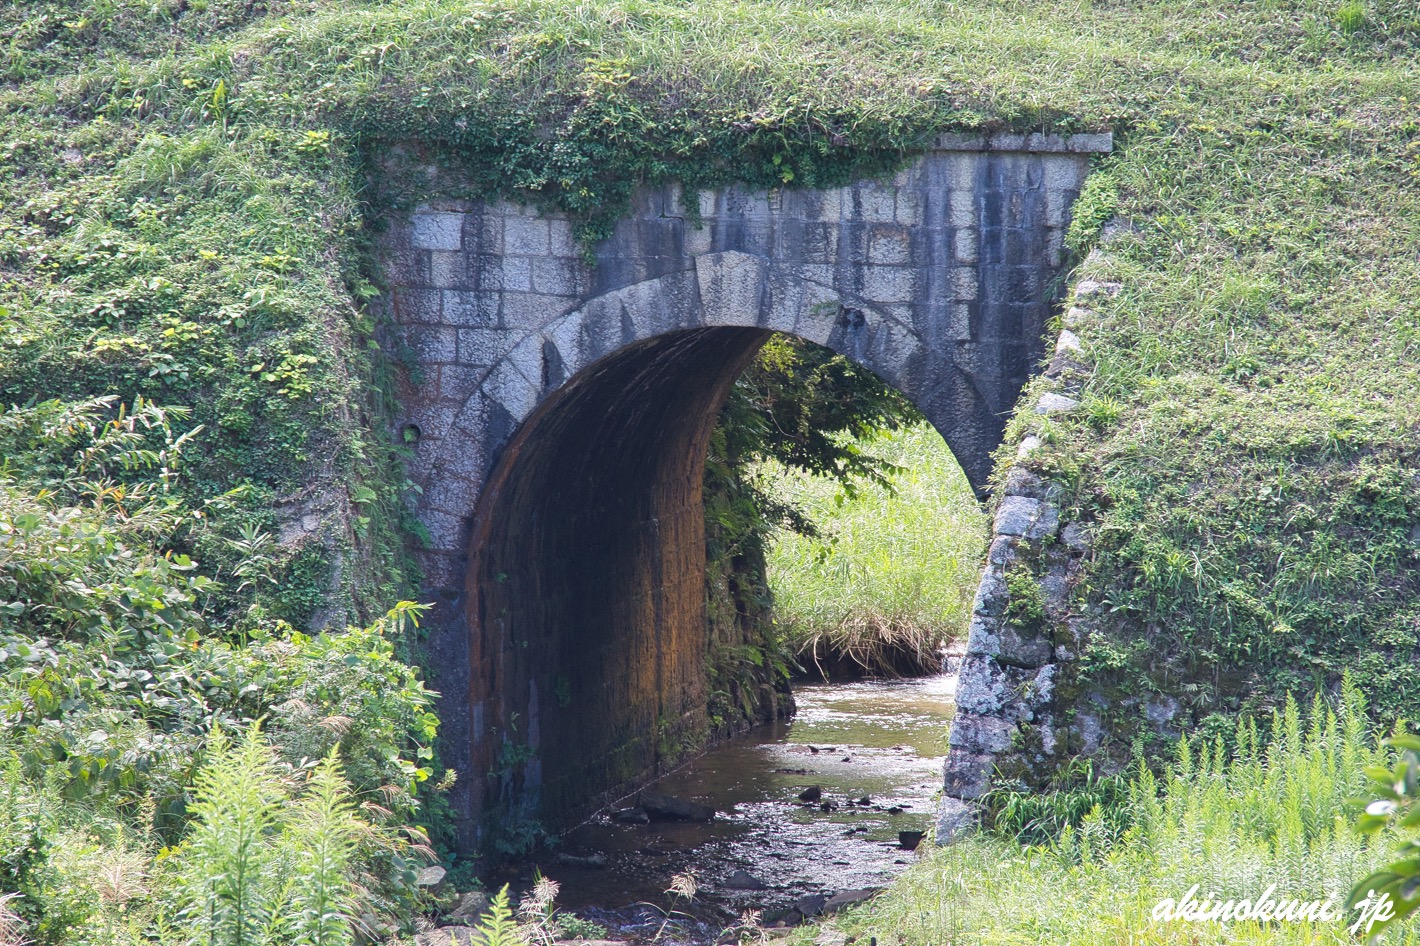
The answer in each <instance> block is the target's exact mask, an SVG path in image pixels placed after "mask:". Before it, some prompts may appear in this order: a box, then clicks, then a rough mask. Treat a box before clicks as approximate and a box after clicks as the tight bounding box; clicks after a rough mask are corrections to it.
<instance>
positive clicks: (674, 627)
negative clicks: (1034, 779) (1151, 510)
mask: <svg viewBox="0 0 1420 946" xmlns="http://www.w3.org/2000/svg"><path fill="white" fill-rule="evenodd" d="M1109 148H1110V139H1109V136H1108V135H1076V136H1072V137H1060V136H1043V135H1000V136H995V137H991V138H968V137H944V138H942V139H940V140H939V141H938V142H937V147H936V148H935V149H934V150H932V151H930V152H929V153H927V154H925V155H924V156H923V157H922V158H921V159H919V160H917V161H916V162H915V163H912V164H911V165H910V166H908V167H906V168H905V169H903V170H902V171H901V172H899V173H898V174H897V175H896V176H894V177H892V178H891V179H887V180H868V181H860V182H855V183H853V184H851V185H849V186H846V187H842V188H837V189H833V190H818V191H815V190H782V191H775V192H771V193H763V192H750V191H747V190H743V189H739V188H726V189H723V190H717V191H713V192H705V193H701V194H700V195H698V196H697V197H691V198H689V199H690V200H693V201H697V202H698V205H697V206H696V207H694V208H691V209H693V210H695V211H696V212H695V213H691V212H689V211H688V210H687V208H686V206H685V204H686V200H687V198H686V195H683V194H682V193H681V192H680V191H679V190H678V189H676V188H674V187H665V188H660V189H644V190H642V191H641V192H639V193H638V194H637V195H636V197H635V200H634V206H633V209H632V212H631V213H630V214H629V215H628V216H627V217H626V218H625V219H624V220H622V221H621V223H620V224H619V225H618V227H617V228H616V230H615V232H614V234H613V235H612V236H611V237H610V238H609V239H608V240H606V241H605V242H604V243H602V244H601V245H599V246H597V247H596V253H595V263H594V264H590V265H589V264H588V263H586V262H585V260H584V256H583V252H582V248H581V247H580V246H579V245H578V244H577V243H576V241H575V240H574V238H573V233H572V228H571V225H570V223H569V221H568V220H567V219H565V218H562V217H559V216H556V215H547V214H544V213H540V212H538V211H535V210H531V209H528V208H523V207H519V206H515V205H513V204H508V203H487V204H479V203H463V202H452V201H447V202H435V203H430V204H427V205H424V206H421V207H419V208H418V209H417V210H416V211H414V212H413V213H412V214H409V215H407V216H404V217H401V218H399V219H396V220H393V221H391V225H390V226H389V227H388V228H387V230H386V231H385V233H384V234H383V236H382V244H381V254H382V259H383V263H384V266H385V272H386V277H387V281H388V283H389V285H390V293H389V296H388V301H389V304H390V306H391V310H392V312H391V314H392V317H393V322H394V324H395V326H396V328H395V330H394V331H395V332H397V334H398V335H399V338H398V339H392V341H395V342H396V344H402V345H403V346H405V351H406V353H407V354H408V355H409V356H410V357H411V358H412V360H413V363H414V364H413V368H414V370H413V371H411V372H410V374H409V378H408V380H407V383H406V384H405V387H404V390H403V391H402V392H401V403H402V405H403V407H402V413H401V416H400V417H399V418H398V424H399V427H400V428H401V433H402V435H403V437H404V439H405V440H406V441H408V442H413V443H414V444H415V459H414V461H413V462H412V469H411V476H412V478H413V479H414V481H415V482H416V483H418V484H419V486H420V487H421V489H422V494H421V496H420V498H419V500H418V508H417V515H418V517H419V520H420V521H421V522H422V524H423V526H424V527H425V529H427V532H428V542H427V548H425V549H424V550H423V551H422V553H421V554H422V559H423V562H422V564H423V567H424V572H425V589H424V596H425V597H424V600H432V601H434V602H436V609H435V612H434V613H433V615H431V619H430V625H431V628H432V631H431V637H430V640H429V645H428V647H429V654H428V661H429V665H430V666H431V667H432V668H433V675H434V678H435V679H434V685H435V687H436V688H437V689H438V690H440V691H441V692H442V693H443V703H442V716H443V719H444V746H443V750H442V751H443V754H444V757H445V759H446V760H447V761H448V763H449V764H451V765H453V766H454V767H456V768H457V769H458V770H459V771H460V773H461V775H462V778H460V780H459V782H458V788H457V790H456V791H457V793H458V794H457V797H456V798H455V799H454V801H455V807H456V809H457V811H458V814H459V816H460V818H461V825H462V827H461V840H462V842H463V843H464V844H465V845H467V846H468V847H470V848H473V847H477V846H478V845H479V843H480V836H479V832H480V827H479V826H480V824H481V823H482V820H483V818H482V815H484V814H486V813H488V812H490V811H492V810H494V809H495V808H496V807H497V806H499V805H502V806H504V808H506V807H507V805H508V803H509V801H510V799H508V798H499V797H497V796H498V794H499V793H500V792H506V791H507V790H508V788H507V785H506V784H501V783H500V781H499V779H498V778H497V777H496V776H497V774H498V773H500V772H503V771H506V770H507V769H508V768H509V767H510V766H511V765H512V764H513V763H514V762H516V763H517V765H518V768H519V771H520V773H521V774H520V780H521V783H522V784H521V787H520V789H519V792H520V796H521V797H520V799H519V800H518V802H517V804H519V805H523V806H524V807H525V809H526V810H527V811H528V812H530V813H531V814H533V815H537V816H539V817H541V818H542V820H543V821H545V822H547V823H550V824H556V823H557V821H558V819H559V818H562V819H566V818H571V817H575V816H576V815H577V814H580V813H584V812H586V811H587V810H589V809H590V808H592V807H594V806H595V805H596V804H598V803H599V802H601V801H603V800H605V799H607V798H609V797H612V796H614V795H615V794H616V793H618V792H621V791H625V790H628V789H630V788H633V787H635V785H636V784H637V783H638V782H641V781H643V780H645V779H647V778H649V777H652V776H654V775H656V774H657V773H659V772H661V771H664V770H665V769H667V768H669V767H671V766H673V765H675V764H676V763H678V762H679V761H681V758H682V757H683V756H684V755H685V753H686V752H687V751H688V748H689V747H692V746H693V745H694V742H695V734H696V733H700V732H703V731H704V729H705V726H706V705H707V682H706V679H705V676H706V674H705V651H706V630H705V626H706V615H705V609H706V606H705V590H704V575H705V550H704V524H703V521H702V507H701V493H700V489H701V479H702V471H703V466H704V459H705V454H706V449H707V443H708V438H709V435H710V432H711V429H712V427H713V424H714V421H715V418H716V415H717V413H718V410H719V408H720V406H721V404H722V403H723V400H724V398H725V396H726V394H727V393H728V391H729V388H730V386H731V384H732V383H733V382H734V379H735V377H736V376H737V375H738V374H739V372H740V370H741V369H742V368H743V367H744V366H745V365H746V364H747V363H748V361H749V360H750V359H751V358H752V357H753V356H754V354H755V352H756V351H757V350H758V348H759V347H760V345H761V344H763V342H764V341H765V340H766V339H767V338H768V337H769V336H770V335H771V334H772V333H774V332H783V333H787V334H789V335H793V336H797V337H799V338H803V339H807V340H808V341H811V342H815V343H818V344H821V345H825V346H827V347H828V348H830V349H832V350H834V351H835V352H838V353H840V354H842V355H844V356H846V357H847V358H849V359H851V360H852V361H854V362H855V363H857V364H859V365H862V366H864V367H866V368H868V369H870V370H872V371H873V372H875V373H876V374H878V375H879V376H880V377H882V378H883V379H884V380H885V381H887V382H888V383H889V384H891V385H893V386H894V387H895V388H897V389H898V390H899V391H901V392H902V393H903V394H904V395H906V396H907V397H908V398H909V399H910V400H911V401H912V402H913V403H914V404H915V405H916V406H917V407H918V408H919V409H920V410H921V411H922V412H923V414H924V415H925V416H926V417H927V419H928V420H929V421H930V422H931V423H932V424H933V426H934V427H936V429H937V430H938V431H939V432H940V433H941V435H942V437H943V438H944V439H945V441H946V443H947V445H948V446H949V447H950V449H951V451H952V453H953V454H954V455H955V457H956V458H957V460H958V461H959V462H960V463H961V465H962V467H963V469H964V470H965V472H966V474H967V476H968V478H969V479H970V481H971V483H972V484H973V486H974V487H975V488H976V489H977V491H978V492H979V493H980V492H983V491H984V489H985V487H986V483H987V478H988V476H989V474H990V471H991V462H992V461H991V453H992V451H993V450H994V449H995V448H996V447H997V446H998V445H999V443H1000V441H1001V437H1002V432H1003V428H1004V424H1005V421H1006V419H1007V417H1008V416H1009V415H1010V413H1011V412H1012V410H1013V409H1014V407H1015V402H1016V399H1017V397H1018V396H1019V394H1020V392H1021V389H1022V387H1023V385H1024V384H1025V383H1026V381H1027V380H1028V379H1029V377H1030V375H1031V372H1032V371H1033V369H1034V368H1035V366H1036V365H1037V364H1038V362H1039V361H1040V359H1041V356H1042V355H1043V354H1044V353H1045V350H1046V349H1045V340H1044V334H1045V329H1046V323H1047V321H1048V319H1049V317H1050V315H1051V313H1052V305H1053V303H1054V301H1055V300H1056V299H1057V298H1058V296H1059V295H1060V285H1059V284H1060V278H1061V277H1062V275H1063V267H1064V265H1065V254H1064V249H1063V234H1064V228H1065V226H1066V224H1067V222H1068V217H1069V209H1070V206H1071V203H1072V201H1073V200H1074V199H1075V197H1076V196H1077V195H1078V193H1079V191H1080V188H1081V185H1082V183H1083V181H1084V179H1085V176H1086V175H1087V173H1088V171H1089V168H1090V163H1091V156H1092V154H1094V153H1098V152H1103V151H1108V150H1109Z"/></svg>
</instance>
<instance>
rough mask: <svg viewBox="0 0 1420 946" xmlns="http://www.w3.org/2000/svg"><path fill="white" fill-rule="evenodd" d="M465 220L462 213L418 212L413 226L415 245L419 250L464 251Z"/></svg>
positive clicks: (414, 217)
mask: <svg viewBox="0 0 1420 946" xmlns="http://www.w3.org/2000/svg"><path fill="white" fill-rule="evenodd" d="M463 218H464V215H463V214H461V213H442V212H437V211H429V210H423V211H416V212H415V214H414V216H413V218H412V220H411V222H412V225H413V240H412V242H413V245H414V248H415V249H419V250H460V249H463Z"/></svg>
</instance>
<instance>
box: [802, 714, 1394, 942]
mask: <svg viewBox="0 0 1420 946" xmlns="http://www.w3.org/2000/svg"><path fill="white" fill-rule="evenodd" d="M1358 709H1359V707H1358V706H1357V704H1356V703H1355V697H1354V694H1353V695H1352V697H1351V698H1350V701H1349V705H1343V706H1342V707H1341V709H1340V711H1339V712H1336V711H1333V710H1329V709H1324V708H1323V707H1322V706H1321V704H1317V705H1316V706H1314V707H1313V710H1314V712H1313V713H1312V714H1310V722H1307V721H1306V719H1307V717H1303V716H1301V715H1300V714H1298V713H1297V711H1296V706H1295V705H1294V704H1293V705H1289V706H1288V707H1287V708H1286V709H1285V710H1284V711H1283V713H1282V714H1281V715H1280V717H1279V718H1278V719H1274V720H1273V721H1272V725H1271V726H1269V727H1264V729H1263V733H1264V735H1263V736H1262V737H1261V738H1259V731H1258V728H1257V727H1256V726H1255V725H1246V726H1243V727H1241V728H1239V729H1238V730H1237V731H1235V733H1234V734H1231V738H1229V739H1228V740H1226V748H1225V741H1224V740H1222V739H1219V740H1218V741H1217V742H1216V743H1212V744H1210V743H1209V742H1208V741H1207V740H1199V741H1195V742H1193V743H1191V744H1188V743H1185V744H1183V745H1181V746H1180V747H1179V749H1178V752H1177V754H1176V756H1175V759H1174V761H1173V762H1172V764H1171V765H1170V766H1169V767H1168V769H1167V771H1165V772H1164V773H1163V774H1162V775H1161V776H1160V777H1158V778H1157V779H1156V778H1155V777H1154V776H1152V775H1150V774H1149V773H1147V772H1144V773H1143V774H1136V775H1135V776H1134V777H1132V778H1128V779H1126V778H1122V777H1119V778H1113V779H1102V780H1098V779H1097V780H1095V782H1094V783H1093V785H1092V787H1091V789H1090V790H1089V791H1078V792H1075V793H1072V794H1071V795H1068V796H1067V795H1062V796H1057V797H1055V798H1053V799H1051V798H1041V797H1039V796H1035V797H1033V798H1032V797H1029V796H1024V797H1016V798H1014V799H1013V803H1014V804H1013V805H1012V806H1011V807H1009V808H1007V809H1005V810H1003V811H1001V816H1000V818H999V820H998V824H997V830H996V831H995V832H993V833H989V834H984V835H978V836H975V837H970V838H967V839H966V840H964V841H962V842H961V843H959V844H957V845H954V846H952V847H949V848H945V849H935V848H934V849H932V850H931V851H929V852H928V853H927V854H926V856H925V857H924V858H923V859H922V861H921V862H920V863H919V864H917V865H915V866H914V867H912V868H911V869H910V870H909V872H908V873H907V874H906V875H905V877H903V878H902V879H901V880H900V881H899V882H898V883H897V885H896V886H894V887H893V888H892V889H891V890H890V891H889V893H888V894H886V895H885V896H883V897H881V898H879V899H878V900H877V901H875V902H874V903H873V905H872V906H871V907H869V908H867V909H864V910H861V911H858V912H857V913H855V914H854V915H852V916H851V917H849V918H847V919H845V920H843V921H841V923H840V925H841V926H842V927H843V928H844V929H845V930H846V931H848V932H849V933H850V934H852V935H853V936H855V937H856V939H857V941H858V942H867V941H868V938H869V937H876V938H877V941H878V942H879V943H881V944H901V946H977V944H980V946H1027V944H1037V943H1048V944H1050V946H1166V944H1167V946H1173V944H1178V946H1183V944H1199V943H1216V944H1261V943H1270V944H1278V946H1302V944H1324V943H1336V944H1341V943H1354V942H1357V941H1358V937H1357V936H1355V935H1353V934H1352V933H1351V932H1350V931H1349V927H1350V925H1351V924H1352V923H1354V922H1355V921H1356V919H1357V917H1358V916H1359V914H1358V913H1356V912H1348V911H1347V910H1346V908H1345V902H1346V898H1347V895H1348V893H1349V892H1350V891H1351V888H1352V885H1353V884H1355V883H1356V882H1357V881H1358V880H1359V879H1360V878H1361V877H1364V876H1366V875H1367V874H1368V873H1369V872H1370V871H1371V870H1373V869H1376V868H1377V867H1379V866H1380V865H1381V864H1383V863H1385V862H1387V861H1388V860H1390V857H1389V855H1390V852H1391V851H1392V849H1393V846H1394V841H1395V838H1394V837H1393V836H1383V837H1382V838H1381V839H1379V841H1378V842H1376V843H1372V842H1368V841H1365V840H1364V839H1363V838H1362V837H1361V836H1360V835H1359V834H1357V833H1356V831H1355V829H1354V827H1353V824H1352V819H1351V817H1350V816H1349V813H1347V814H1343V812H1349V810H1350V809H1349V808H1348V806H1347V804H1346V803H1347V802H1348V801H1349V800H1351V799H1353V798H1355V797H1358V796H1365V795H1366V790H1367V787H1366V785H1365V781H1366V780H1365V779H1364V778H1363V777H1362V776H1361V774H1360V772H1361V769H1362V767H1363V766H1365V765H1374V764H1383V763H1386V762H1387V761H1388V755H1389V753H1388V752H1387V751H1386V750H1382V749H1379V748H1378V746H1377V743H1376V740H1375V738H1374V736H1372V735H1370V734H1369V732H1368V725H1367V723H1366V721H1365V719H1364V717H1363V715H1362V714H1361V713H1360V712H1357V710H1358ZM1269 730H1270V731H1271V733H1272V736H1271V737H1270V738H1269V737H1267V736H1266V735H1265V734H1266V733H1267V732H1268V731H1269ZM1071 809H1073V810H1071ZM1081 815H1083V817H1081ZM1069 822H1073V825H1072V826H1070V827H1063V825H1065V824H1067V823H1069ZM1023 839H1033V840H1034V842H1035V843H1024V842H1023ZM1195 885H1197V889H1196V891H1195V892H1194V893H1193V895H1192V899H1193V900H1195V901H1203V900H1205V899H1206V900H1210V901H1212V903H1213V904H1215V905H1220V904H1222V903H1224V902H1227V901H1233V902H1234V904H1235V905H1236V904H1238V903H1240V902H1241V901H1243V900H1247V901H1249V903H1250V904H1251V903H1256V902H1258V900H1259V898H1261V897H1262V896H1263V895H1264V894H1266V895H1267V896H1268V897H1269V898H1270V900H1271V901H1272V902H1273V903H1275V904H1278V906H1279V908H1280V906H1281V905H1283V904H1285V903H1286V902H1288V901H1292V900H1297V901H1300V902H1302V903H1308V902H1311V901H1325V902H1327V903H1328V904H1329V905H1330V907H1331V909H1332V910H1334V911H1336V912H1337V913H1338V914H1340V915H1342V916H1343V917H1344V918H1343V919H1341V920H1324V919H1308V920H1304V921H1291V920H1289V921H1276V920H1274V921H1271V922H1261V921H1257V920H1251V919H1245V920H1241V921H1236V920H1229V921H1216V920H1215V921H1206V922H1187V921H1181V920H1169V919H1166V918H1164V917H1162V916H1159V915H1156V914H1155V908H1156V907H1157V905H1158V904H1159V903H1160V902H1161V901H1164V900H1166V899H1168V900H1172V901H1173V902H1174V903H1175V904H1177V903H1179V902H1181V901H1182V900H1183V898H1184V897H1185V895H1187V894H1188V893H1189V891H1190V889H1191V888H1194V887H1195ZM1204 909H1205V910H1206V909H1207V905H1206V904H1205V905H1204ZM1291 915H1293V916H1296V915H1297V914H1295V913H1294V914H1291ZM806 938H807V937H806ZM1382 941H1383V942H1384V943H1394V944H1414V943H1417V942H1420V928H1417V925H1416V924H1415V923H1414V922H1413V921H1412V922H1410V923H1408V924H1406V925H1403V926H1401V927H1399V928H1396V929H1393V930H1391V931H1388V932H1387V933H1385V935H1384V938H1383V940H1382Z"/></svg>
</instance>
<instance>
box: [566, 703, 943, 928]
mask: <svg viewBox="0 0 1420 946" xmlns="http://www.w3.org/2000/svg"><path fill="white" fill-rule="evenodd" d="M955 686H956V678H955V677H950V676H934V677H927V678H920V679H913V680H891V681H872V680H866V681H857V682H852V683H824V684H807V685H804V686H801V687H797V688H796V689H795V691H794V697H795V701H796V703H797V704H798V713H797V714H796V716H795V717H794V719H793V720H792V721H789V722H784V723H777V724H774V725H772V726H764V727H760V728H759V729H756V730H754V731H753V732H751V733H749V734H748V735H746V736H744V737H741V738H739V739H735V740H733V741H730V742H727V743H725V744H723V745H721V746H719V747H717V748H716V749H714V750H712V751H710V752H709V753H707V754H705V755H704V756H702V757H700V758H699V759H697V760H696V761H694V762H692V763H690V764H689V765H686V766H685V767H683V768H681V769H679V770H678V771H676V772H674V773H672V774H671V775H669V776H667V777H665V778H664V779H662V780H661V781H660V782H658V783H657V784H656V785H655V786H653V788H654V790H655V791H658V792H662V793H665V794H670V795H675V796H677V797H680V798H685V799H690V800H693V801H697V802H701V803H704V804H709V805H712V806H714V807H715V808H716V809H717V811H718V812H719V814H718V815H717V817H716V819H715V820H714V821H713V822H709V823H704V822H697V823H678V822H653V823H651V824H648V825H627V824H619V823H616V822H615V821H613V820H612V819H611V818H610V816H609V814H608V813H607V812H603V813H601V814H599V815H598V816H597V817H595V818H594V819H592V820H591V821H590V822H588V823H587V824H584V825H582V826H581V827H579V828H577V829H575V830H573V831H572V832H570V833H569V834H568V835H566V836H565V838H564V839H563V842H562V844H561V846H560V847H559V851H560V852H561V854H562V855H564V856H566V857H571V858H575V857H590V856H598V855H599V856H600V858H599V859H604V861H605V866H604V867H599V868H594V867H585V866H573V865H569V864H566V863H551V864H548V865H546V866H544V867H543V868H542V869H543V872H544V873H545V874H546V875H547V876H549V877H551V878H552V879H553V880H556V881H557V882H558V883H559V884H561V887H562V890H561V894H560V896H559V897H558V904H559V906H560V907H561V908H562V909H564V910H571V911H573V912H576V913H578V914H581V915H583V916H586V917H590V918H592V919H595V920H597V921H598V922H601V923H603V924H604V925H608V926H611V927H613V928H614V929H615V930H616V932H617V933H618V934H619V935H621V936H628V935H629V936H633V937H634V936H636V934H637V933H638V931H640V932H645V931H644V930H640V927H642V926H646V927H648V928H651V927H654V926H655V925H656V922H657V921H658V920H659V919H660V916H661V913H660V910H654V909H648V908H646V907H645V906H644V905H645V904H654V905H656V906H657V907H659V908H660V909H661V910H664V909H666V908H669V907H670V906H671V905H672V900H671V898H670V897H669V896H667V894H666V893H665V890H666V888H667V887H668V886H670V883H671V879H672V877H673V876H674V875H676V874H679V873H684V872H691V873H693V874H694V875H695V877H696V881H697V885H698V887H699V893H698V894H697V896H696V899H695V901H694V903H693V905H692V906H690V907H689V908H686V907H684V906H682V907H680V908H681V909H686V910H687V912H689V913H690V914H692V915H694V917H695V918H696V919H697V920H698V921H699V925H700V926H701V927H703V928H704V929H715V930H718V928H719V927H722V926H724V925H725V924H726V923H728V922H729V921H730V920H731V919H733V918H734V917H736V916H738V915H739V913H740V912H741V911H742V910H744V909H748V908H752V909H758V910H763V911H764V914H765V917H766V920H769V919H772V918H773V916H774V915H775V914H776V913H780V912H783V911H784V910H786V909H788V908H791V907H792V906H793V905H794V903H795V902H796V901H798V900H799V898H801V897H804V896H806V895H809V894H814V893H825V894H830V895H831V894H832V893H834V892H836V891H840V890H847V889H858V888H864V887H879V886H883V885H885V884H887V883H889V882H890V881H891V880H892V879H893V878H894V877H895V876H897V875H898V874H899V873H901V872H902V871H903V870H905V869H906V867H907V865H908V864H909V863H911V861H912V859H913V858H914V857H915V855H914V854H912V853H911V852H909V851H907V850H904V849H903V848H902V846H901V845H900V844H899V839H898V832H900V831H925V830H926V829H927V827H928V825H929V824H930V822H931V820H932V814H933V808H934V796H935V795H936V793H937V792H938V790H939V789H940V788H941V770H942V758H943V756H944V755H945V754H946V739H947V723H948V721H949V720H950V718H951V713H952V707H953V704H952V695H953V692H954V690H955ZM814 785H817V786H819V787H820V788H821V790H822V793H823V799H824V800H827V801H830V802H833V803H836V805H837V809H836V810H831V811H824V810H823V807H822V806H821V805H810V804H805V803H803V802H800V801H799V797H798V796H799V794H800V793H801V792H803V791H804V790H805V789H808V788H809V787H810V786H814ZM865 798H866V799H867V800H868V801H867V804H862V803H861V801H862V799H865ZM633 800H634V799H633ZM628 803H629V802H628ZM736 871H743V872H747V873H748V874H750V875H751V876H752V877H754V878H756V879H757V880H759V881H762V882H763V883H764V884H765V886H766V888H767V889H764V890H742V889H733V888H731V887H730V886H729V885H728V884H727V881H729V880H730V878H731V875H733V874H734V873H735V872H736ZM638 903H640V904H642V905H643V906H641V907H637V906H636V904H638ZM650 932H654V929H650Z"/></svg>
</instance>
